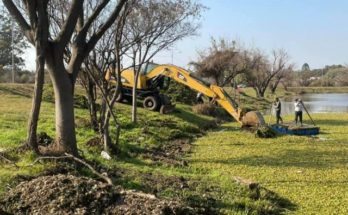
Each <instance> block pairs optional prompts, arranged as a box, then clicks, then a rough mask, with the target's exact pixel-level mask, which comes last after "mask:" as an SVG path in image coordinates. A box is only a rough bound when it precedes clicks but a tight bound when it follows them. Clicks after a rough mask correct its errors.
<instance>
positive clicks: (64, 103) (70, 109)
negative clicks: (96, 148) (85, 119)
mask: <svg viewBox="0 0 348 215" xmlns="http://www.w3.org/2000/svg"><path fill="white" fill-rule="evenodd" d="M47 66H48V71H49V74H50V76H51V80H52V84H53V89H54V96H55V111H56V143H57V144H58V145H57V146H58V148H57V150H58V151H59V152H68V153H71V154H73V155H78V151H77V145H76V133H75V116H74V84H73V80H72V78H71V76H70V75H69V74H68V73H67V71H66V70H65V67H64V64H63V63H59V62H56V63H54V61H52V59H50V61H48V62H47Z"/></svg>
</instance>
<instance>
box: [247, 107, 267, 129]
mask: <svg viewBox="0 0 348 215" xmlns="http://www.w3.org/2000/svg"><path fill="white" fill-rule="evenodd" d="M265 125H266V123H265V119H264V118H263V116H262V114H261V113H260V112H258V111H249V112H247V113H246V114H245V115H244V116H243V117H242V127H261V126H265Z"/></svg>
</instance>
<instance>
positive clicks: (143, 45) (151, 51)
mask: <svg viewBox="0 0 348 215" xmlns="http://www.w3.org/2000/svg"><path fill="white" fill-rule="evenodd" d="M203 9H204V7H203V6H202V5H201V4H198V3H195V2H193V1H192V0H141V1H137V2H135V4H134V5H133V10H132V12H131V14H130V15H129V17H128V19H127V22H126V26H125V27H126V32H127V33H126V35H125V37H126V38H127V40H128V41H134V43H133V45H132V47H131V50H130V51H129V52H128V58H129V59H130V62H131V67H132V68H133V70H134V87H133V91H132V121H133V122H136V121H137V118H136V116H137V106H136V104H137V96H136V95H137V92H136V91H137V89H136V88H137V87H136V86H137V84H138V78H139V74H140V71H141V70H142V69H146V67H147V64H148V63H149V62H150V60H151V59H152V58H153V57H154V56H155V55H156V54H157V53H158V52H160V51H162V50H164V49H166V48H168V47H170V46H172V45H173V44H174V43H175V42H176V41H179V40H181V39H183V38H185V37H188V36H192V35H195V34H196V32H197V29H198V27H199V24H198V23H197V20H198V19H199V18H200V14H201V11H202V10H203Z"/></svg>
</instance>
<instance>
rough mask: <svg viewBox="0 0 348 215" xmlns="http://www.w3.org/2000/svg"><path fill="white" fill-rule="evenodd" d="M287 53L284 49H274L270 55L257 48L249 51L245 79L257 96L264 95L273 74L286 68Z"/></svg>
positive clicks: (275, 74) (273, 76)
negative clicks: (247, 69)
mask: <svg viewBox="0 0 348 215" xmlns="http://www.w3.org/2000/svg"><path fill="white" fill-rule="evenodd" d="M288 60H289V57H288V54H287V53H286V51H285V50H282V49H280V50H274V51H273V52H272V57H271V59H270V60H268V58H267V56H265V55H264V54H262V53H261V52H260V51H259V50H256V51H251V52H250V64H251V65H252V66H251V69H250V70H249V71H248V72H247V73H246V76H245V77H246V79H245V81H246V82H247V83H248V85H250V86H252V87H253V88H254V90H255V91H256V94H257V96H258V97H264V95H265V92H266V90H267V87H268V86H269V84H270V83H271V81H272V80H274V78H275V76H277V75H279V74H280V73H282V72H284V70H287V69H288V68H289V67H288V66H287V64H288Z"/></svg>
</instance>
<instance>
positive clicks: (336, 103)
mask: <svg viewBox="0 0 348 215" xmlns="http://www.w3.org/2000/svg"><path fill="white" fill-rule="evenodd" d="M295 98H301V99H302V101H303V103H304V105H305V107H306V108H307V110H308V111H309V112H310V113H343V112H346V113H348V93H318V94H304V95H300V96H295V97H287V98H284V99H283V100H281V101H282V115H287V114H292V113H293V112H294V100H295Z"/></svg>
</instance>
